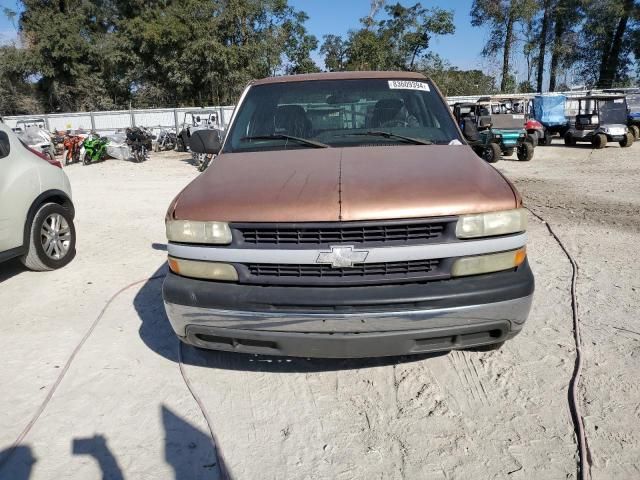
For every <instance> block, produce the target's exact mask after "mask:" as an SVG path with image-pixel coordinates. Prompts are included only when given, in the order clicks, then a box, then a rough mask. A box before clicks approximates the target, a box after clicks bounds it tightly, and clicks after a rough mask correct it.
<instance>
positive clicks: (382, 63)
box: [320, 0, 455, 70]
mask: <svg viewBox="0 0 640 480" xmlns="http://www.w3.org/2000/svg"><path fill="white" fill-rule="evenodd" d="M383 3H384V2H381V1H375V0H374V1H373V2H372V9H371V12H370V14H369V16H367V17H365V18H363V19H361V22H362V25H363V26H362V28H360V29H358V30H351V31H350V32H349V33H348V37H347V39H346V40H343V39H342V38H341V37H338V36H336V35H327V36H325V37H324V43H323V44H322V47H321V48H320V52H321V53H322V54H323V55H324V56H325V66H326V67H327V69H328V70H341V69H345V70H414V69H415V68H416V65H417V63H418V62H419V61H420V60H421V59H423V58H424V56H425V55H426V54H427V53H428V49H429V44H430V41H431V39H432V38H433V36H434V35H447V34H451V33H453V31H454V29H455V27H454V25H453V12H451V11H448V10H443V9H440V8H431V9H427V8H424V7H422V5H421V4H420V3H416V4H415V5H413V6H410V7H404V6H402V5H400V4H399V3H396V4H394V5H386V6H385V7H384V12H385V17H384V18H383V19H382V20H380V21H377V22H376V21H375V15H376V13H377V12H378V11H379V9H380V8H381V6H382V4H383Z"/></svg>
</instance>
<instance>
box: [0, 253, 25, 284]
mask: <svg viewBox="0 0 640 480" xmlns="http://www.w3.org/2000/svg"><path fill="white" fill-rule="evenodd" d="M26 271H27V267H25V266H24V265H22V262H21V261H20V259H19V258H13V259H11V260H7V261H6V262H4V263H1V264H0V283H2V282H4V281H5V280H9V279H10V278H11V277H15V276H16V275H18V274H20V273H22V272H26Z"/></svg>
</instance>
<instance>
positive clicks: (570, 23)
mask: <svg viewBox="0 0 640 480" xmlns="http://www.w3.org/2000/svg"><path fill="white" fill-rule="evenodd" d="M554 1H555V5H554V6H553V7H552V8H553V19H554V25H553V42H552V49H551V65H550V69H549V91H551V92H555V91H556V90H557V87H558V85H557V81H558V76H559V74H560V70H561V69H565V70H566V69H568V68H570V67H571V66H572V65H573V64H574V63H575V62H576V60H577V55H576V52H579V45H578V35H577V33H576V32H575V31H574V28H575V27H576V26H577V25H578V24H579V23H580V21H581V19H582V17H583V13H582V10H581V8H580V4H579V2H580V1H581V0H554ZM560 90H561V91H563V90H565V89H564V88H561V89H560Z"/></svg>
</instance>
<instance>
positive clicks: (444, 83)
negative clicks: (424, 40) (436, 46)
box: [417, 53, 496, 96]
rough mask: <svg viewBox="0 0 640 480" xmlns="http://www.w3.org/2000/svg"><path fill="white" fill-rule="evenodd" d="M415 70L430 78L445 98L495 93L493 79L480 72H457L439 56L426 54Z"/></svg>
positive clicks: (456, 69)
mask: <svg viewBox="0 0 640 480" xmlns="http://www.w3.org/2000/svg"><path fill="white" fill-rule="evenodd" d="M417 70H418V71H420V72H423V73H424V74H425V75H427V76H428V77H430V78H431V79H432V80H433V81H434V82H435V83H436V85H438V88H439V89H440V91H441V92H442V93H443V95H445V96H458V95H487V94H492V93H495V90H496V87H495V78H493V77H491V76H489V75H485V74H484V73H483V72H481V71H480V70H459V69H458V68H456V67H454V66H452V65H451V64H450V63H449V62H448V61H446V60H444V59H443V58H442V57H441V56H440V55H437V54H433V53H431V54H428V55H427V56H426V57H425V58H424V59H422V60H421V61H420V63H419V65H418V66H417Z"/></svg>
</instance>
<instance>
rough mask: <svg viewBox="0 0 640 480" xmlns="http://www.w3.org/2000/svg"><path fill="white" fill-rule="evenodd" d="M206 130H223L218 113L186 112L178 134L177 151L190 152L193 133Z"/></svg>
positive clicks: (207, 111) (203, 110)
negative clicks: (190, 140)
mask: <svg viewBox="0 0 640 480" xmlns="http://www.w3.org/2000/svg"><path fill="white" fill-rule="evenodd" d="M205 128H215V129H217V130H221V129H220V126H219V124H218V112H216V111H215V110H206V109H200V110H192V111H189V112H184V118H183V120H182V126H181V127H180V130H179V131H178V134H177V139H176V150H177V151H178V152H186V151H188V150H189V139H190V137H191V133H192V132H194V131H196V130H202V129H205Z"/></svg>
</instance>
